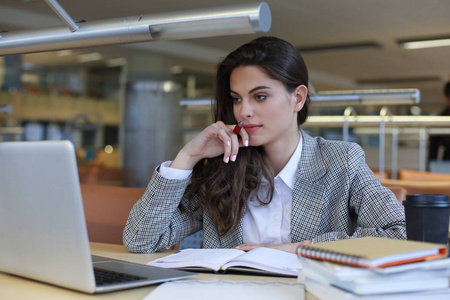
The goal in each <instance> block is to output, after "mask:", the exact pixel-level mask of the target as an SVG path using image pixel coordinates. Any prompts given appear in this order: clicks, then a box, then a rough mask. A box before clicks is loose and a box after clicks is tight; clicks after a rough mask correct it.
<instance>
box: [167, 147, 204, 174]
mask: <svg viewBox="0 0 450 300" xmlns="http://www.w3.org/2000/svg"><path fill="white" fill-rule="evenodd" d="M198 161H199V159H197V158H193V157H192V156H190V155H189V154H188V153H186V152H185V151H183V149H181V150H180V152H178V154H177V156H176V157H175V159H174V160H173V161H172V164H171V165H170V167H171V168H176V169H181V170H192V169H193V168H194V166H195V165H196V164H197V163H198Z"/></svg>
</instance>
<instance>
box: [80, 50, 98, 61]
mask: <svg viewBox="0 0 450 300" xmlns="http://www.w3.org/2000/svg"><path fill="white" fill-rule="evenodd" d="M100 59H102V55H101V54H100V53H98V52H92V53H86V54H80V55H78V57H77V62H79V63H87V62H91V61H96V60H100Z"/></svg>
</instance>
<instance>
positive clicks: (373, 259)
mask: <svg viewBox="0 0 450 300" xmlns="http://www.w3.org/2000/svg"><path fill="white" fill-rule="evenodd" d="M297 254H298V255H300V256H304V257H309V258H315V259H320V260H326V261H332V262H337V263H342V264H346V265H352V266H358V267H365V268H379V267H388V266H394V265H401V264H406V263H410V262H416V261H423V260H428V259H436V258H443V257H447V256H448V249H447V246H446V245H442V244H434V243H425V242H416V241H406V240H396V239H388V238H378V237H362V238H356V239H346V240H338V241H331V242H325V243H317V244H313V245H302V246H300V247H298V249H297Z"/></svg>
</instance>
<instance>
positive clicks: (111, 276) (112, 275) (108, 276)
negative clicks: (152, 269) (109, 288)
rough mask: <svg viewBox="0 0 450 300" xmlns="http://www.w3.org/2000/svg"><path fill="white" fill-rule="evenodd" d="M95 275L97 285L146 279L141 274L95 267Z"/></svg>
mask: <svg viewBox="0 0 450 300" xmlns="http://www.w3.org/2000/svg"><path fill="white" fill-rule="evenodd" d="M94 275H95V283H96V285H97V286H102V285H109V284H114V283H120V282H127V281H138V280H144V279H146V278H145V277H141V276H136V275H130V274H125V273H119V272H114V271H106V270H101V269H94Z"/></svg>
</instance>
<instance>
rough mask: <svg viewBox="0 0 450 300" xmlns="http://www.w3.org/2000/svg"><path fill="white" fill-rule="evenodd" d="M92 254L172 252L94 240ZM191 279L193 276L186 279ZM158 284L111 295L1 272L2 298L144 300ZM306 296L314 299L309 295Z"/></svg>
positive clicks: (126, 256) (208, 276)
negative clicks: (141, 250)
mask: <svg viewBox="0 0 450 300" xmlns="http://www.w3.org/2000/svg"><path fill="white" fill-rule="evenodd" d="M91 251H92V254H95V255H99V256H106V257H111V258H115V259H121V260H126V261H131V262H135V263H142V264H145V263H147V262H149V261H150V260H154V259H157V258H160V257H163V256H165V255H167V254H168V253H170V252H164V253H156V254H133V253H130V252H128V251H127V250H126V249H125V247H124V246H121V245H112V244H101V243H91ZM193 279H201V280H259V281H288V282H296V279H295V278H285V277H270V276H251V275H234V274H233V275H230V274H228V275H227V274H225V275H217V274H214V273H200V274H199V276H197V277H194V278H193ZM185 280H192V279H185ZM156 286H157V285H153V286H148V287H142V288H134V289H131V290H125V291H119V292H113V293H108V294H98V295H87V294H84V293H80V292H76V291H71V290H67V289H63V288H59V287H55V286H51V285H49V284H45V283H41V282H37V281H33V280H29V279H24V278H21V277H16V276H12V275H9V274H5V273H0V299H5V300H6V299H8V300H9V299H14V300H16V299H33V300H40V299H42V300H44V299H45V300H52V299H54V300H65V299H94V298H95V299H127V300H132V299H142V298H144V297H145V296H146V295H147V294H148V293H150V292H151V291H152V290H153V289H154V288H155V287H156ZM307 299H311V298H310V295H308V297H307Z"/></svg>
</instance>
